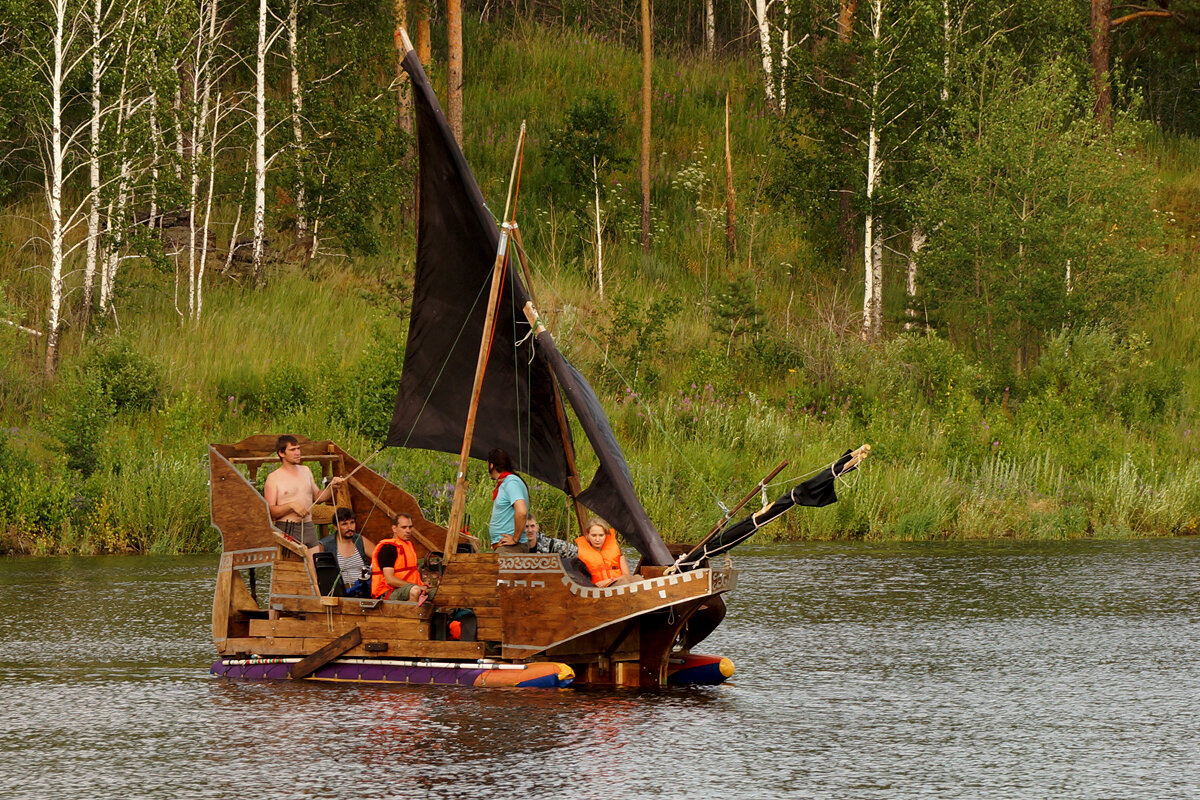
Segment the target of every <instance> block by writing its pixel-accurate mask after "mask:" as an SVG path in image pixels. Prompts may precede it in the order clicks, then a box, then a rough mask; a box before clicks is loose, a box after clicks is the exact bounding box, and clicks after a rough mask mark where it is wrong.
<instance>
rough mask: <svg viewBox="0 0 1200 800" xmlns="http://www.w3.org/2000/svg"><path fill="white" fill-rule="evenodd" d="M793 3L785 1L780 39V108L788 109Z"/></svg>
mask: <svg viewBox="0 0 1200 800" xmlns="http://www.w3.org/2000/svg"><path fill="white" fill-rule="evenodd" d="M791 28H792V4H791V2H789V0H784V3H783V33H782V34H781V36H780V40H779V75H778V80H779V110H780V111H781V112H783V111H787V73H788V58H789V53H790V52H791V49H792V37H791Z"/></svg>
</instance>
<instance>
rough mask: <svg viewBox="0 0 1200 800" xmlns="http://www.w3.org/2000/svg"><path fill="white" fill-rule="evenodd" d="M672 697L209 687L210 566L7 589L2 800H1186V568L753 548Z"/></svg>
mask: <svg viewBox="0 0 1200 800" xmlns="http://www.w3.org/2000/svg"><path fill="white" fill-rule="evenodd" d="M735 564H736V566H738V567H739V568H740V569H741V570H742V572H741V576H740V584H739V589H738V591H737V592H736V593H734V594H733V595H732V596H731V597H730V602H729V617H728V618H727V620H726V622H725V624H724V625H723V626H722V627H721V628H720V629H719V630H718V632H717V633H715V634H714V635H713V637H712V638H711V639H710V640H709V642H706V643H705V647H704V648H703V649H704V650H705V651H707V652H715V653H720V654H722V655H727V656H730V657H731V658H733V660H734V661H735V663H736V664H737V666H738V673H737V675H736V676H735V680H734V681H733V682H732V683H730V684H726V685H725V686H721V687H709V688H699V689H687V690H670V691H665V692H661V693H634V692H622V693H614V692H595V691H581V690H565V691H543V690H503V689H499V690H497V689H490V690H489V689H466V688H458V687H419V688H417V687H380V686H371V685H368V686H353V685H346V686H328V685H308V684H302V683H298V684H288V683H273V684H242V683H232V682H223V681H218V680H215V679H213V678H211V677H210V676H209V675H208V665H209V664H210V663H211V661H212V659H213V650H212V643H211V639H210V633H209V627H208V626H209V620H210V613H211V612H210V601H211V587H212V581H213V578H214V576H215V572H216V559H215V558H213V557H182V558H176V557H171V558H165V557H136V558H134V557H119V558H88V559H22V560H8V561H3V562H0V618H2V619H3V623H4V627H3V636H2V637H0V679H3V682H4V683H3V685H4V689H5V701H4V703H2V704H0V798H23V799H24V798H35V797H66V798H76V797H78V798H106V797H122V798H141V797H147V798H159V797H162V798H173V797H196V798H248V797H259V796H263V797H271V798H309V797H330V798H383V797H463V796H471V795H475V796H480V797H509V796H528V797H537V798H545V797H579V796H591V795H599V794H616V795H623V796H637V797H643V796H645V797H663V798H684V797H723V798H758V797H789V798H792V797H794V798H805V797H830V798H896V797H936V798H945V797H961V798H1013V797H1061V798H1161V797H1188V796H1200V762H1198V760H1197V747H1196V745H1194V744H1193V741H1194V738H1193V737H1194V735H1195V732H1196V730H1197V728H1198V727H1200V726H1198V723H1200V712H1197V707H1198V702H1200V622H1198V612H1197V601H1200V588H1198V584H1197V575H1198V574H1200V541H1195V540H1166V541H1144V542H1071V543H1062V544H1022V545H1016V544H969V545H965V544H921V545H887V546H885V545H870V544H861V543H855V544H844V543H839V544H811V545H790V546H780V547H774V548H766V547H760V548H747V549H746V550H745V551H744V552H742V553H740V554H739V557H738V558H736V559H735Z"/></svg>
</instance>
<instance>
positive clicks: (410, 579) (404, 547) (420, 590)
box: [371, 514, 426, 603]
mask: <svg viewBox="0 0 1200 800" xmlns="http://www.w3.org/2000/svg"><path fill="white" fill-rule="evenodd" d="M412 532H413V520H412V517H410V516H409V515H408V514H397V515H396V516H394V517H392V538H390V539H384V540H383V541H381V542H380V543H379V544H378V545H376V546H375V552H374V553H372V554H371V596H372V597H383V598H386V599H388V600H407V601H409V602H410V603H419V602H421V601H422V600H423V599H424V598H425V596H426V590H425V581H424V580H422V579H421V570H420V568H419V567H418V566H417V552H416V550H414V549H413V546H412Z"/></svg>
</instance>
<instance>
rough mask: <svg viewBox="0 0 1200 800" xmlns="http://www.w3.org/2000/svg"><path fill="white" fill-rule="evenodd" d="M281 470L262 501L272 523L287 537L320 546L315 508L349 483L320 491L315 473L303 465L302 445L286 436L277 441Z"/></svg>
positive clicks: (270, 480)
mask: <svg viewBox="0 0 1200 800" xmlns="http://www.w3.org/2000/svg"><path fill="white" fill-rule="evenodd" d="M275 454H276V455H278V456H279V461H280V464H279V469H277V470H275V471H274V472H272V473H271V474H270V475H268V476H267V482H266V484H264V485H263V497H264V498H265V499H266V501H267V505H268V506H270V509H271V519H272V520H274V522H275V525H276V526H277V527H278V528H279V529H280V530H281V531H283V532H284V533H286V534H287V535H288V536H290V537H292V538H293V539H295V540H296V541H298V542H300V543H301V544H303V545H304V546H305V547H312V546H314V545H315V544H317V541H318V539H317V526H316V525H313V521H312V507H313V506H314V505H315V504H317V503H319V502H321V501H322V500H324V499H325V498H327V497H333V491H334V489H336V488H337V487H338V486H341V485H342V484H343V483H345V482H346V479H345V478H341V477H336V478H334V479H333V480H331V481H330V482H329V485H328V486H326V487H325V488H324V489H318V488H317V482H316V481H314V480H313V476H312V472H311V471H310V470H309V469H308V467H305V466H303V465H302V464H301V463H300V441H299V440H298V439H297V438H296V437H295V436H290V435H288V434H286V433H285V434H284V435H283V436H280V437H279V438H278V439H277V440H276V441H275Z"/></svg>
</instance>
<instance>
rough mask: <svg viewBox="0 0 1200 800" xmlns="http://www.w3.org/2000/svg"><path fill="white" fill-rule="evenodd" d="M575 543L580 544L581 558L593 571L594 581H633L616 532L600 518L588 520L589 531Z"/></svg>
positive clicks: (604, 583) (610, 583)
mask: <svg viewBox="0 0 1200 800" xmlns="http://www.w3.org/2000/svg"><path fill="white" fill-rule="evenodd" d="M575 544H576V545H578V546H579V560H580V561H582V562H583V565H584V566H585V567H587V569H588V572H589V573H591V576H592V583H594V584H596V585H597V586H618V585H620V584H622V583H632V582H633V575H632V574H630V570H629V562H628V561H626V560H625V556H623V555H622V554H621V547H620V545H618V544H617V536H616V534H615V533H613V531H612V530H610V529H609V528H608V526H607V525H605V524H604V523H603V522H601V521H600V520H598V519H596V518H595V517H593V518H592V519H590V520H588V526H587V533H585V534H584V535H583V536H580V537H579V538H578V539H576V540H575Z"/></svg>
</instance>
